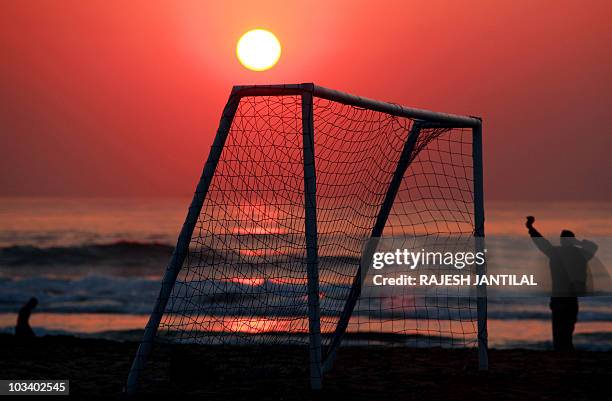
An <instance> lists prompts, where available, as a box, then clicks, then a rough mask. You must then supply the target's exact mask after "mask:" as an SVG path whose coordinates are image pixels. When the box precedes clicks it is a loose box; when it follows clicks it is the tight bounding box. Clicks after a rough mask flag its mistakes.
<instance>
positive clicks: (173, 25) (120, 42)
mask: <svg viewBox="0 0 612 401" xmlns="http://www.w3.org/2000/svg"><path fill="white" fill-rule="evenodd" d="M611 18H612V2H607V1H586V2H585V1H462V2H456V1H431V0H427V1H402V2H400V1H398V2H385V1H370V2H365V1H356V0H352V1H333V0H323V1H295V2H288V1H275V2H274V1H242V2H237V1H223V2H222V1H211V2H203V1H200V2H196V1H180V2H171V1H164V2H160V1H140V2H137V1H129V2H119V1H68V0H56V1H9V0H0V135H1V137H0V138H1V140H0V180H1V183H2V185H1V186H0V195H2V196H15V195H19V196H21V195H27V196H43V195H44V196H142V195H147V196H151V195H152V196H170V195H171V196H174V195H178V196H187V195H189V194H191V193H192V192H193V190H194V188H195V184H196V182H197V178H198V177H199V176H200V173H201V168H202V165H203V162H204V160H205V159H206V156H207V155H208V150H209V146H210V144H211V142H212V138H213V135H214V133H215V130H216V126H217V124H218V121H219V116H220V113H221V110H222V108H223V106H224V104H225V102H226V100H227V96H228V94H229V91H230V89H231V86H232V85H235V84H248V83H299V82H315V83H317V84H320V85H323V86H327V87H331V88H335V89H339V90H343V91H347V92H350V93H355V94H359V95H362V96H367V97H372V98H376V99H381V100H387V101H392V102H396V103H401V104H405V105H409V106H414V107H420V108H428V109H434V110H438V111H445V112H453V113H459V114H471V115H479V116H482V118H483V119H484V141H485V149H484V155H485V177H486V181H485V185H486V187H485V191H486V196H487V198H488V199H502V200H514V199H517V200H519V199H520V200H583V199H584V200H607V201H610V200H612V185H610V184H611V182H610V181H611V180H610V171H612V161H611V160H612V159H611V158H610V149H611V148H612V112H611V110H612V76H611V71H612V68H611V67H612V51H610V50H611V43H612V28H611V25H610V20H611ZM259 27H263V28H267V29H269V30H271V31H272V32H274V33H275V34H276V35H277V37H278V38H279V40H280V42H281V43H282V46H283V53H282V56H281V58H280V61H279V62H278V64H277V65H276V66H275V67H273V68H272V69H270V70H268V71H265V72H253V71H249V70H246V69H245V68H244V67H242V66H241V65H240V63H239V62H238V60H237V58H236V56H235V46H236V42H237V40H238V38H239V37H240V36H241V35H242V34H243V33H244V32H246V31H248V30H249V29H252V28H259Z"/></svg>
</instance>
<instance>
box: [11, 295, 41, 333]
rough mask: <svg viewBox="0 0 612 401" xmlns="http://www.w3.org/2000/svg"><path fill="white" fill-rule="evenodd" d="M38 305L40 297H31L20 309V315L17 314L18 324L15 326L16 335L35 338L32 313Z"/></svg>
mask: <svg viewBox="0 0 612 401" xmlns="http://www.w3.org/2000/svg"><path fill="white" fill-rule="evenodd" d="M36 305H38V299H36V298H30V300H29V301H28V302H26V304H25V305H23V306H22V307H21V309H19V316H17V326H16V327H15V336H16V337H19V338H33V337H36V335H35V334H34V331H32V328H31V327H30V315H31V314H32V309H34V308H36Z"/></svg>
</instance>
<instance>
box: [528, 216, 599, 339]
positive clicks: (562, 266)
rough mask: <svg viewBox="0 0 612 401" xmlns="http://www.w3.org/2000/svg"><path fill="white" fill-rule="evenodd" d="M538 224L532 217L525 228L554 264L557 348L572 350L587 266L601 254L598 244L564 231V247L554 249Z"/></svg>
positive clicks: (552, 306) (584, 290)
mask: <svg viewBox="0 0 612 401" xmlns="http://www.w3.org/2000/svg"><path fill="white" fill-rule="evenodd" d="M534 222H535V218H534V217H533V216H528V217H527V223H526V224H525V225H526V226H527V228H528V229H529V235H531V237H532V239H533V242H534V243H535V245H536V246H537V247H538V249H539V250H540V251H542V253H544V254H545V255H546V256H547V257H548V259H549V262H550V274H551V278H552V293H551V297H550V309H551V311H552V332H553V347H554V349H555V350H556V351H571V350H573V349H574V344H573V343H572V336H573V334H574V326H575V325H576V321H577V319H578V296H581V295H585V294H586V291H587V276H588V272H587V263H588V261H589V260H590V259H591V258H592V257H593V255H595V252H597V245H596V244H595V243H593V242H591V241H587V240H583V241H579V240H577V239H576V238H575V237H576V236H575V235H574V233H573V232H571V231H569V230H563V231H561V245H560V246H553V245H552V244H551V243H550V242H549V241H548V240H546V239H545V238H544V237H542V234H540V233H539V232H538V230H536V229H535V228H534V227H533V223H534Z"/></svg>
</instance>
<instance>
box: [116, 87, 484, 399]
mask: <svg viewBox="0 0 612 401" xmlns="http://www.w3.org/2000/svg"><path fill="white" fill-rule="evenodd" d="M441 235H452V236H455V237H458V238H466V239H469V238H473V237H483V236H484V207H483V183H482V131H481V120H480V119H479V118H476V117H467V116H458V115H452V114H445V113H437V112H432V111H426V110H421V109H414V108H408V107H402V106H399V105H397V104H391V103H384V102H380V101H375V100H371V99H366V98H362V97H357V96H353V95H350V94H347V93H343V92H339V91H335V90H331V89H327V88H323V87H320V86H317V85H314V84H296V85H265V86H262V85H256V86H237V87H234V88H233V90H232V92H231V94H230V97H229V100H228V102H227V104H226V106H225V109H224V110H223V114H222V116H221V122H220V124H219V128H218V131H217V135H216V137H215V139H214V142H213V145H212V148H211V150H210V154H209V156H208V160H207V161H206V164H205V166H204V169H203V173H202V176H201V178H200V181H199V183H198V185H197V188H196V190H195V194H194V197H193V200H192V203H191V205H190V207H189V211H188V213H187V217H186V219H185V223H184V225H183V227H182V230H181V232H180V234H179V237H178V241H177V244H176V248H175V251H174V253H173V255H172V258H171V260H170V262H169V264H168V266H167V268H166V271H165V274H164V276H163V280H162V283H161V290H160V292H159V296H158V298H157V301H156V303H155V307H154V309H153V312H152V313H151V316H150V319H149V322H148V324H147V326H146V328H145V333H144V337H143V339H142V341H141V343H140V346H139V348H138V352H137V355H136V357H135V359H134V362H133V365H132V368H131V371H130V374H129V378H128V383H127V391H128V392H134V391H136V388H137V385H138V381H139V375H140V373H141V372H142V371H143V368H144V366H145V362H146V360H147V358H148V356H149V354H150V353H151V350H152V346H153V343H154V341H155V339H156V338H161V337H163V338H164V339H165V340H171V341H175V342H179V343H195V344H232V345H235V346H241V345H253V344H266V345H276V344H278V345H287V344H288V345H302V346H304V347H305V350H308V351H307V352H309V358H310V383H311V386H312V388H313V389H319V388H321V385H322V376H323V374H324V372H325V371H327V370H329V369H330V368H331V366H332V363H333V361H334V357H335V355H336V354H337V352H338V348H339V347H340V345H341V344H356V345H360V344H387V343H388V344H390V345H395V346H397V345H401V346H415V347H423V346H425V347H426V346H432V347H455V346H457V347H470V348H475V349H476V348H477V349H478V356H479V366H480V368H481V369H486V368H487V326H486V306H487V304H486V289H485V288H484V287H480V288H478V293H477V295H476V296H473V297H458V296H455V297H453V296H450V295H451V294H447V295H449V296H441V297H440V296H439V297H418V296H412V295H409V294H407V295H406V296H393V297H389V298H384V297H377V298H376V297H366V296H360V295H361V292H362V291H361V286H362V283H361V277H362V275H363V274H365V271H364V269H367V267H366V266H362V264H363V263H362V262H361V253H362V250H363V247H364V244H365V243H366V241H368V240H369V239H370V238H380V237H385V236H413V237H428V236H431V237H435V236H441ZM480 269H481V270H482V269H483V267H481V268H480ZM478 273H484V271H480V272H478ZM305 352H306V351H305Z"/></svg>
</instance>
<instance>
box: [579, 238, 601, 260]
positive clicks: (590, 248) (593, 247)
mask: <svg viewBox="0 0 612 401" xmlns="http://www.w3.org/2000/svg"><path fill="white" fill-rule="evenodd" d="M580 246H581V247H582V251H583V253H584V256H585V257H586V259H587V260H591V259H592V258H593V256H595V252H597V249H598V248H599V247H598V246H597V244H596V243H594V242H593V241H589V240H586V239H585V240H582V241H580Z"/></svg>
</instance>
